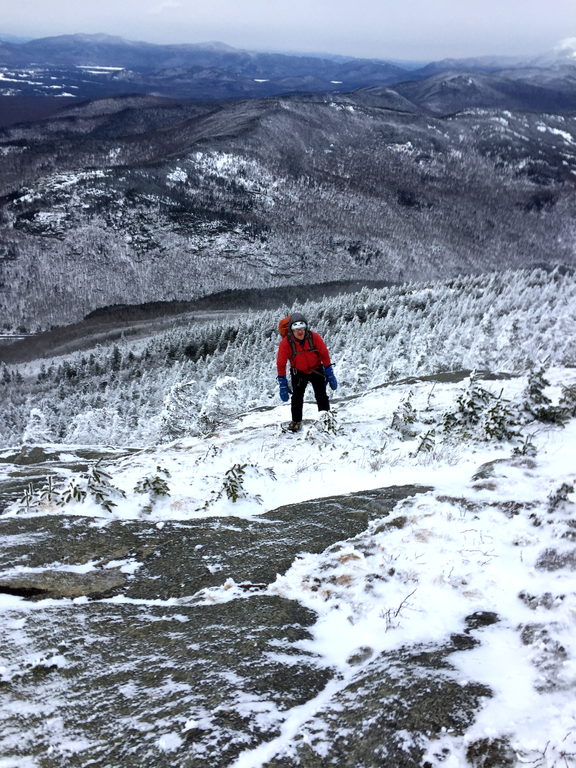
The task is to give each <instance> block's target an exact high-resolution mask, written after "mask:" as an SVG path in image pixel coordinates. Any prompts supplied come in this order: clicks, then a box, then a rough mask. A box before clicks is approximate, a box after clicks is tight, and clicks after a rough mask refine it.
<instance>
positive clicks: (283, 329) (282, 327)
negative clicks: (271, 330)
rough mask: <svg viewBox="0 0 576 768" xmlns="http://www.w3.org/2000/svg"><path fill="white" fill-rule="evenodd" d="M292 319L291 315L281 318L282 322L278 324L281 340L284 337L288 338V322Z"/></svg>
mask: <svg viewBox="0 0 576 768" xmlns="http://www.w3.org/2000/svg"><path fill="white" fill-rule="evenodd" d="M291 319H292V315H287V316H286V317H283V318H282V320H280V322H279V323H278V333H279V334H280V336H282V338H284V336H288V331H289V330H290V320H291Z"/></svg>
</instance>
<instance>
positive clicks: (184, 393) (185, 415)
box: [160, 381, 198, 439]
mask: <svg viewBox="0 0 576 768" xmlns="http://www.w3.org/2000/svg"><path fill="white" fill-rule="evenodd" d="M197 392H198V390H197V388H196V382H195V381H183V382H178V383H177V384H174V385H173V386H172V387H171V388H170V390H169V392H168V394H167V395H166V397H165V398H164V407H163V410H162V415H161V428H160V429H161V434H162V436H163V437H167V438H170V439H172V438H177V437H184V436H186V435H190V434H194V432H195V431H196V427H197V421H198V403H197Z"/></svg>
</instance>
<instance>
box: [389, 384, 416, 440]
mask: <svg viewBox="0 0 576 768" xmlns="http://www.w3.org/2000/svg"><path fill="white" fill-rule="evenodd" d="M413 396H414V393H413V392H412V390H410V391H409V392H408V394H407V395H406V397H405V398H404V400H402V401H401V403H400V405H399V406H398V408H396V410H395V411H394V413H393V414H392V423H391V424H390V426H391V427H392V429H394V430H396V432H398V433H399V435H400V437H401V438H402V440H409V439H410V438H412V437H414V435H415V431H414V426H413V425H414V422H415V421H416V411H415V410H414V406H413V405H412V397H413Z"/></svg>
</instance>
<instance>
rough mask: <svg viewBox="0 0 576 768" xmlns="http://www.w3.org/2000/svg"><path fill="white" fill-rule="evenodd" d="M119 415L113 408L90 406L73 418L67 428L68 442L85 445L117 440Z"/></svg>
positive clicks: (108, 442) (109, 442)
mask: <svg viewBox="0 0 576 768" xmlns="http://www.w3.org/2000/svg"><path fill="white" fill-rule="evenodd" d="M118 431H119V417H118V414H117V413H116V411H115V410H114V409H113V408H90V409H89V410H86V411H82V413H79V414H77V415H76V416H74V418H73V419H72V421H71V423H70V426H69V427H68V429H67V430H66V442H68V443H80V444H83V445H86V444H88V445H94V444H99V443H100V444H102V443H106V444H111V443H115V442H116V438H117V434H118Z"/></svg>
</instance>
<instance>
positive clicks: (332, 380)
mask: <svg viewBox="0 0 576 768" xmlns="http://www.w3.org/2000/svg"><path fill="white" fill-rule="evenodd" d="M324 373H325V374H326V381H327V382H328V384H330V389H338V381H337V380H336V376H334V371H333V370H332V366H331V365H326V366H324Z"/></svg>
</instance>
